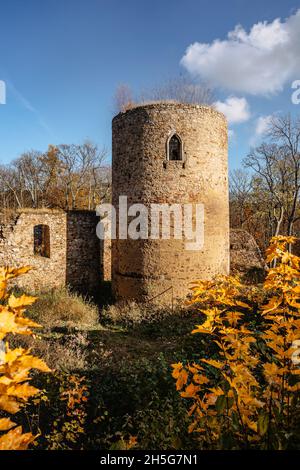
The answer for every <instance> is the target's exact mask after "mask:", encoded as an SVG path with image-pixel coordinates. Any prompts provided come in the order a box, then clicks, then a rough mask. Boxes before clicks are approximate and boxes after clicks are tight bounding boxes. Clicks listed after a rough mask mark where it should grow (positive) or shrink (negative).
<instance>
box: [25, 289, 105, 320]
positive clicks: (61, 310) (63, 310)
mask: <svg viewBox="0 0 300 470" xmlns="http://www.w3.org/2000/svg"><path fill="white" fill-rule="evenodd" d="M28 313H29V315H30V317H31V318H32V319H34V320H36V321H38V322H39V323H40V324H41V325H43V326H45V327H55V326H66V327H79V328H82V329H84V328H89V327H93V326H95V325H97V324H98V321H99V312H98V308H97V306H96V305H93V304H92V303H91V302H90V301H89V300H88V299H84V298H83V297H81V296H80V295H78V294H76V293H73V292H70V291H69V290H68V289H66V288H63V287H62V288H59V289H52V290H51V291H49V292H41V293H40V294H39V298H38V300H37V302H36V303H35V304H34V305H33V306H32V307H31V308H30V310H29V312H28Z"/></svg>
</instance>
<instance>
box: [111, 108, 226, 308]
mask: <svg viewBox="0 0 300 470" xmlns="http://www.w3.org/2000/svg"><path fill="white" fill-rule="evenodd" d="M112 150H113V161H112V179H113V182H112V188H113V190H112V202H113V205H114V207H115V208H116V210H117V220H118V207H119V196H127V198H128V200H127V201H128V206H130V205H131V204H135V203H143V204H144V205H145V206H146V207H150V204H151V203H156V204H161V203H168V204H174V203H176V204H187V203H189V204H191V203H192V204H194V205H195V204H196V203H197V204H203V206H204V244H203V247H202V248H201V249H200V250H187V249H186V240H185V239H184V238H183V239H181V240H178V239H174V238H170V239H168V240H165V239H156V240H153V239H145V240H142V239H139V240H132V239H130V238H128V239H119V238H118V236H117V238H116V240H113V242H112V288H113V293H114V295H115V297H116V299H117V300H121V299H124V300H129V299H135V300H137V301H141V302H144V301H151V302H155V303H160V304H171V303H172V302H176V300H178V299H183V298H185V297H186V295H187V294H188V292H189V287H190V283H191V282H192V281H194V280H196V279H211V278H212V277H214V276H215V275H217V274H228V272H229V198H228V130H227V122H226V119H225V117H224V115H223V114H221V113H219V112H218V111H216V110H214V109H213V108H211V107H207V106H200V105H189V104H179V103H168V102H160V103H152V104H147V105H141V106H137V107H135V108H133V109H130V110H128V111H126V112H124V113H119V114H118V115H117V116H115V118H114V119H113V122H112ZM129 220H130V219H129ZM150 224H151V221H150ZM150 230H151V229H150ZM117 235H118V223H117Z"/></svg>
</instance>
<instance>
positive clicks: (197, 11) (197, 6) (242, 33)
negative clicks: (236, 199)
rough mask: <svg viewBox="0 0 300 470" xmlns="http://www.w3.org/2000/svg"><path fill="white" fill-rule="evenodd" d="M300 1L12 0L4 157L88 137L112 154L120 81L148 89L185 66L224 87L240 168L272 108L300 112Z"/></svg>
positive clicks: (4, 50) (5, 59)
mask: <svg viewBox="0 0 300 470" xmlns="http://www.w3.org/2000/svg"><path fill="white" fill-rule="evenodd" d="M298 8H300V3H299V2H297V1H295V0H285V1H284V2H283V1H278V0H265V1H263V2H262V1H261V0H260V1H257V0H254V1H251V2H249V1H248V0H247V1H245V0H227V1H226V2H225V1H221V0H219V1H215V0H209V1H206V0H205V1H204V0H203V1H201V0H151V1H150V0H106V1H104V0H43V1H41V0H26V1H24V0H1V4H0V80H3V81H5V83H6V85H7V96H6V104H5V105H0V163H7V162H9V161H11V160H12V159H14V158H16V157H17V156H18V155H19V154H20V153H22V152H24V151H26V150H29V149H32V148H34V149H38V150H45V149H46V148H47V146H48V144H50V143H52V144H60V143H77V142H80V141H82V140H84V139H86V138H88V139H91V140H93V141H95V142H96V143H98V144H99V145H100V146H106V147H107V148H108V149H109V150H110V145H111V118H112V114H113V104H112V96H113V94H114V91H115V89H116V87H117V86H118V84H120V83H128V84H129V85H130V87H131V88H132V89H133V90H134V91H135V92H136V93H139V92H140V91H141V90H142V89H144V88H149V87H151V86H154V85H156V84H159V83H161V82H163V81H164V80H166V79H168V78H169V77H173V76H178V75H179V74H180V73H181V72H182V71H185V72H187V73H188V74H191V76H192V77H193V78H194V79H196V80H197V79H206V80H208V81H210V82H211V83H212V84H213V85H214V86H215V93H216V100H217V102H218V103H217V106H219V108H220V109H223V110H225V111H227V112H228V113H229V116H230V120H231V122H230V129H231V138H230V167H231V168H235V167H238V166H239V165H240V164H241V161H242V158H243V157H244V156H245V155H246V153H247V152H248V150H249V146H250V145H255V144H256V143H258V142H259V140H260V139H261V138H263V130H264V123H265V122H267V119H268V116H269V115H271V114H272V113H274V112H275V113H276V112H288V111H291V112H292V113H294V114H297V113H299V114H300V105H298V106H296V105H293V104H292V103H291V94H292V90H291V83H292V82H293V81H294V80H297V79H299V80H300V46H299V45H298V43H299V44H300V14H299V15H298V16H299V17H298V16H296V12H297V10H298ZM276 18H280V21H278V22H277V23H276V22H274V20H275V19H276ZM261 22H266V23H261ZM260 23H261V24H260ZM237 25H241V27H240V28H238V29H235V28H236V26H237ZM254 25H257V26H254ZM253 27H254V28H253ZM242 28H243V29H242ZM232 31H235V33H231V34H230V35H229V36H228V33H229V32H232ZM251 31H252V32H251ZM297 35H298V36H297ZM278 38H279V39H278ZM216 40H219V41H217V42H216ZM195 43H197V44H195ZM188 48H189V49H188ZM187 50H188V51H189V53H188V54H187V53H186V51H187ZM266 70H268V73H266ZM264 83H266V85H263V84H264ZM230 100H231V101H230Z"/></svg>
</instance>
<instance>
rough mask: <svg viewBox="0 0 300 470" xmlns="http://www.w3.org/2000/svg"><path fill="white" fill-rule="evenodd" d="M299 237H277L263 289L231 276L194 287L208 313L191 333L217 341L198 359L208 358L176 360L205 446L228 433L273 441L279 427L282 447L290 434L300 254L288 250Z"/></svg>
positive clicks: (299, 333)
mask: <svg viewBox="0 0 300 470" xmlns="http://www.w3.org/2000/svg"><path fill="white" fill-rule="evenodd" d="M294 242H295V238H294V237H282V236H279V237H274V238H273V239H272V240H271V243H270V247H269V248H268V250H267V257H268V258H267V259H268V262H273V261H274V265H275V267H273V268H271V269H269V271H268V273H267V276H266V280H265V282H264V286H263V290H262V292H261V293H260V294H259V293H258V289H256V292H255V288H252V289H249V288H247V287H246V286H243V285H242V284H241V283H240V282H239V281H238V280H237V279H235V278H233V277H231V276H229V277H224V276H221V277H217V278H215V279H214V280H211V281H197V282H195V283H194V285H193V287H192V291H193V296H192V300H191V303H193V304H199V306H200V307H201V310H200V312H201V314H204V315H205V317H206V318H205V321H204V322H203V323H202V324H198V325H197V326H196V328H195V329H194V330H193V331H192V333H193V334H194V333H205V334H206V335H207V336H209V335H210V336H211V344H214V346H215V347H216V346H217V347H218V349H217V350H215V349H214V348H212V351H214V353H213V354H214V355H213V357H207V356H206V357H205V358H201V359H199V361H200V363H201V366H199V365H198V364H193V365H192V366H190V365H183V364H182V363H179V364H174V365H173V377H174V378H175V379H176V388H177V390H180V394H181V396H182V397H183V398H189V399H191V400H192V402H193V404H192V406H191V408H190V411H189V416H190V417H191V418H193V419H194V421H193V422H192V424H191V425H190V426H189V431H190V432H196V433H197V434H198V435H199V436H200V437H199V438H200V439H204V444H203V443H202V445H204V447H207V446H210V445H211V446H216V447H217V448H218V446H219V445H220V442H223V439H224V435H225V436H227V435H228V434H230V435H231V439H232V440H233V442H234V444H233V445H234V448H239V447H240V446H242V447H243V448H244V447H248V446H249V443H252V442H253V443H255V444H257V443H258V442H260V443H262V445H266V436H269V437H268V439H270V436H271V433H275V434H276V433H277V435H275V437H274V439H273V440H272V436H271V440H272V441H273V442H276V443H278V442H279V443H280V444H279V445H280V446H281V447H280V448H282V446H283V444H282V442H284V440H285V439H287V436H289V429H290V426H291V423H292V420H293V412H294V407H293V405H292V403H293V398H294V394H299V392H300V359H299V357H300V353H299V350H300V258H298V257H297V256H295V255H293V254H291V253H289V251H288V246H289V244H293V243H294ZM275 261H276V263H275ZM266 298H267V301H266V300H265V299H266ZM251 305H252V306H253V307H251ZM251 309H253V315H251ZM202 344H203V342H202ZM197 366H198V367H197ZM263 448H265V447H263Z"/></svg>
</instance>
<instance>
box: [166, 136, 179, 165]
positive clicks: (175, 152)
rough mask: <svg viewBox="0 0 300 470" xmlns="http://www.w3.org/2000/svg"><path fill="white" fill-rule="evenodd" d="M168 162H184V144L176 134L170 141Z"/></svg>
mask: <svg viewBox="0 0 300 470" xmlns="http://www.w3.org/2000/svg"><path fill="white" fill-rule="evenodd" d="M168 160H173V161H174V160H182V143H181V140H180V138H179V137H178V135H176V134H174V135H173V136H172V137H171V139H170V140H169V145H168Z"/></svg>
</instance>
